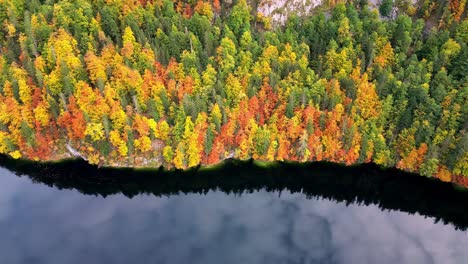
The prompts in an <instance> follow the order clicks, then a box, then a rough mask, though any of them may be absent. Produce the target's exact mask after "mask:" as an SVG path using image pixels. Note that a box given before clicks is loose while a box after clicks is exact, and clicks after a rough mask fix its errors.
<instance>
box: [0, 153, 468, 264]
mask: <svg viewBox="0 0 468 264" xmlns="http://www.w3.org/2000/svg"><path fill="white" fill-rule="evenodd" d="M0 166H2V167H3V168H0V234H1V239H0V259H1V263H5V264H15V263H37V264H39V263H47V264H54V263H57V264H59V263H60V264H62V263H158V264H161V263H203V264H207V263H216V264H217V263H226V264H227V263H359V264H361V263H412V264H413V263H444V264H448V263H466V261H467V260H468V251H467V250H466V249H468V233H467V231H464V230H466V228H467V226H468V224H467V223H468V221H467V219H468V217H467V216H466V215H467V214H468V210H467V208H466V206H465V204H466V203H468V200H462V201H460V202H457V201H458V200H459V199H466V197H467V194H466V192H459V191H456V190H455V189H454V188H453V186H451V185H449V184H444V183H440V182H438V181H430V180H428V179H425V178H423V177H420V176H415V177H413V176H411V175H410V176H408V175H406V174H402V175H403V176H401V177H406V178H405V179H403V180H402V179H401V177H400V176H398V175H397V174H398V173H392V174H396V175H394V176H388V177H387V176H385V175H383V176H369V175H364V174H365V173H356V171H355V170H354V171H353V170H351V171H348V170H346V169H343V168H337V169H336V174H337V175H336V176H334V174H333V171H334V169H333V167H327V166H328V165H327V166H322V167H320V166H319V167H318V168H317V169H315V171H314V170H312V169H310V168H308V167H306V168H298V169H296V170H293V169H291V168H289V169H288V170H287V171H289V172H291V173H285V171H284V170H282V169H281V170H280V169H273V170H266V169H261V168H254V169H250V171H252V172H250V173H243V174H240V173H239V170H240V169H239V170H236V169H234V168H239V167H242V166H238V165H232V166H231V167H229V166H227V167H228V168H227V169H224V171H219V170H218V171H213V172H209V173H204V174H203V173H200V172H192V173H191V174H187V173H186V174H184V173H182V174H181V175H175V173H173V174H172V175H171V173H168V174H169V175H165V176H161V177H156V176H154V175H153V176H151V177H146V178H145V177H143V176H141V175H134V174H135V173H136V174H148V172H141V173H140V172H134V171H130V170H128V171H125V170H123V171H122V170H119V171H118V172H116V171H115V170H98V169H96V168H92V167H87V166H86V165H84V164H83V163H80V162H78V163H73V162H72V163H70V164H65V165H63V166H62V167H60V166H58V165H57V166H58V167H57V166H56V165H50V166H49V165H47V166H38V165H33V164H22V163H20V162H16V163H15V162H14V161H11V160H5V159H4V158H3V160H1V161H0ZM291 166H292V165H291ZM311 166H315V165H311ZM242 170H243V169H242ZM342 170H344V171H342ZM359 170H360V171H361V172H362V169H359ZM301 171H306V172H304V173H302V174H301V173H300V172H301ZM367 171H368V174H372V175H373V174H375V172H374V170H372V169H371V170H367ZM78 174H79V175H81V177H80V176H77V175H78ZM121 174H122V175H123V174H124V175H131V177H124V176H122V175H121ZM162 174H164V173H162ZM250 174H258V175H257V176H258V177H255V175H250ZM277 174H278V175H277ZM279 174H282V175H284V176H283V177H280V176H279ZM306 174H307V175H309V176H304V175H306ZM353 174H356V175H354V176H350V175H353ZM383 174H385V173H383ZM18 175H22V176H21V177H19V176H18ZM106 175H107V176H106ZM236 175H237V176H236ZM246 175H247V176H246ZM310 175H312V176H310ZM313 175H316V176H313ZM236 177H237V178H238V179H239V180H238V181H237V180H236V179H237V178H236ZM305 177H307V179H308V180H304V178H305ZM392 177H393V178H395V179H396V180H395V181H393V178H392ZM266 178H268V179H270V180H266ZM296 179H297V180H298V181H300V182H296V181H295V180H296ZM367 180H368V181H367ZM341 183H342V184H341ZM413 184H417V185H418V186H421V190H419V188H418V189H416V188H414V186H413ZM382 186H390V187H389V188H383V187H382ZM395 186H400V187H395ZM411 189H413V191H412V192H407V193H406V192H405V191H403V190H411ZM437 195H440V196H441V197H434V196H437ZM390 196H392V197H394V198H393V199H390V198H388V197H390ZM444 206H445V208H440V207H444Z"/></svg>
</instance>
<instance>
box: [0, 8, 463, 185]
mask: <svg viewBox="0 0 468 264" xmlns="http://www.w3.org/2000/svg"><path fill="white" fill-rule="evenodd" d="M413 2H414V1H413ZM413 2H411V1H409V0H396V1H393V0H383V1H382V3H381V4H380V5H379V6H373V4H372V3H370V2H368V1H366V0H355V1H351V0H349V1H343V0H329V1H323V2H322V4H321V5H320V6H318V7H316V8H314V9H313V10H312V11H311V14H308V15H297V14H294V13H291V14H289V15H288V17H287V20H285V21H275V20H273V19H272V18H271V17H269V16H267V15H264V14H262V13H261V12H259V5H262V4H265V3H262V1H258V0H250V1H247V0H238V1H219V0H213V1H211V0H210V1H202V0H199V1H196V0H187V1H182V0H174V1H170V0H60V1H59V0H0V23H1V25H2V27H1V28H0V153H2V154H6V155H10V156H11V157H13V158H15V159H19V158H21V159H28V160H36V161H50V160H60V159H63V158H66V157H69V156H70V155H71V154H70V152H73V153H75V155H76V153H78V154H79V155H80V156H82V157H83V158H84V159H86V160H87V161H88V162H89V163H91V164H97V165H99V166H117V167H122V166H125V167H159V166H163V167H165V168H177V169H186V168H190V167H196V166H200V165H202V166H204V165H211V164H216V163H219V162H221V161H222V160H224V159H227V158H235V159H239V160H248V159H254V160H260V161H298V162H306V161H330V162H335V163H342V164H347V165H353V164H360V163H371V162H372V163H375V164H378V165H380V166H383V167H396V168H399V169H401V170H404V171H409V172H414V173H418V174H421V175H424V176H428V177H436V178H439V179H440V180H442V181H446V182H455V183H458V184H461V185H464V186H468V134H467V133H466V130H467V127H468V122H467V121H468V120H467V118H468V103H467V101H468V76H467V75H468V48H467V44H468V19H467V18H466V15H467V14H466V13H467V11H466V10H467V8H466V0H438V1H428V0H419V1H416V3H413Z"/></svg>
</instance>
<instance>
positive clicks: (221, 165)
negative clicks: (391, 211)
mask: <svg viewBox="0 0 468 264" xmlns="http://www.w3.org/2000/svg"><path fill="white" fill-rule="evenodd" d="M0 159H1V160H2V161H5V160H8V161H9V162H17V163H19V164H25V165H38V166H46V167H47V166H56V165H58V166H60V165H63V164H67V163H75V162H76V163H82V165H84V166H87V167H89V168H94V169H96V170H103V171H109V170H112V171H122V172H125V171H134V172H138V173H154V172H158V173H163V174H167V173H205V172H216V171H222V170H224V169H225V168H226V167H228V166H241V167H243V166H246V165H247V166H251V167H254V168H260V169H265V170H272V169H275V168H278V167H281V166H288V167H289V166H294V167H297V168H301V167H304V168H305V167H310V166H311V167H314V166H317V167H322V166H325V167H335V168H339V169H344V170H350V171H352V170H360V169H362V168H366V169H370V170H372V171H374V172H381V173H388V172H396V173H399V174H407V175H412V176H416V177H419V178H422V179H427V180H431V181H436V182H440V183H445V184H451V185H453V187H454V188H455V189H457V190H461V191H468V186H464V185H462V184H460V183H458V182H456V181H454V180H453V179H452V181H450V182H445V181H442V180H440V179H439V178H437V177H433V176H431V177H427V176H424V175H421V174H418V173H414V172H410V171H405V170H401V169H399V168H397V167H383V166H381V165H378V164H375V163H373V162H370V163H359V164H352V165H346V164H344V163H336V162H330V161H307V162H299V161H292V160H285V161H265V160H254V159H253V158H251V159H248V160H240V159H235V158H226V159H224V160H221V161H220V162H218V163H215V164H210V165H202V164H199V165H197V166H194V167H189V168H185V169H178V168H175V167H170V168H167V167H165V166H163V165H160V166H155V167H145V166H126V165H118V166H108V165H102V166H100V165H93V164H90V163H89V162H88V161H86V160H85V159H83V158H82V157H79V156H70V157H65V158H60V159H55V160H47V161H35V160H29V159H22V158H20V159H14V158H12V157H10V156H8V155H4V154H0ZM2 163H4V162H2ZM0 166H2V164H1V163H0Z"/></svg>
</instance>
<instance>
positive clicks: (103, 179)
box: [0, 155, 468, 230]
mask: <svg viewBox="0 0 468 264" xmlns="http://www.w3.org/2000/svg"><path fill="white" fill-rule="evenodd" d="M0 166H2V167H5V168H6V169H8V170H10V171H12V172H14V173H16V174H17V175H19V176H23V175H24V176H27V177H29V178H31V179H32V181H34V182H37V183H42V184H46V185H48V186H50V187H55V188H58V189H76V190H78V191H79V192H80V193H82V194H86V195H100V196H104V197H105V196H108V195H113V194H120V193H121V194H123V195H125V196H127V197H129V198H132V197H134V196H136V195H139V194H153V195H155V196H167V195H173V194H179V193H202V194H203V193H206V192H208V191H210V190H220V191H223V192H226V193H236V194H242V193H245V192H253V191H256V190H260V189H265V190H267V191H282V190H289V191H290V192H301V193H304V194H305V195H306V196H308V197H317V198H324V199H330V200H334V201H337V202H346V203H347V204H351V203H357V204H365V205H369V204H376V205H378V206H379V207H380V208H381V209H382V210H386V209H388V210H397V211H403V212H407V213H410V214H415V213H418V214H420V215H424V216H429V217H434V218H435V219H436V221H442V222H443V223H445V224H452V225H454V226H455V228H456V229H461V230H466V229H467V228H468V192H466V191H460V190H457V189H456V188H455V187H454V186H453V185H452V184H450V183H444V182H440V181H438V180H435V179H430V178H426V177H422V176H418V175H414V174H409V173H404V172H402V171H399V170H396V169H386V170H383V169H381V168H379V167H377V166H376V165H372V164H366V165H361V166H355V167H345V166H340V165H336V164H331V163H307V164H292V163H273V164H271V165H270V166H267V167H263V166H256V165H255V164H254V163H252V162H251V161H235V160H228V161H226V162H224V164H223V165H222V166H218V167H217V168H213V169H192V170H189V171H165V170H162V169H159V170H133V169H110V168H100V169H98V168H97V167H95V166H91V165H89V164H88V163H86V162H85V161H81V160H69V161H63V162H60V163H35V162H29V161H22V160H20V161H18V160H13V159H11V158H8V157H6V156H1V155H0Z"/></svg>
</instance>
